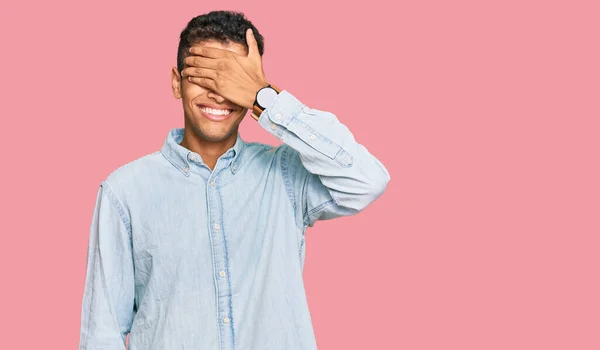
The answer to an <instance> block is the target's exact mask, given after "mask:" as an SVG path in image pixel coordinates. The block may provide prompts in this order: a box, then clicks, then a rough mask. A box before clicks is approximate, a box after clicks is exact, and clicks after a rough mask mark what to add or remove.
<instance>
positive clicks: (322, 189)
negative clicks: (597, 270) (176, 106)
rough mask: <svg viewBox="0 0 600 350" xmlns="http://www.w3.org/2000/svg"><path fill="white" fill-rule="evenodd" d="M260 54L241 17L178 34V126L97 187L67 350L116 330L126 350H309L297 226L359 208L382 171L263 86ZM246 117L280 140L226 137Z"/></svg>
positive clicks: (311, 115)
mask: <svg viewBox="0 0 600 350" xmlns="http://www.w3.org/2000/svg"><path fill="white" fill-rule="evenodd" d="M190 48H191V50H190ZM263 50H264V49H263V39H262V36H261V35H260V34H259V33H258V31H257V29H256V28H255V27H254V26H253V25H252V23H250V22H249V21H248V20H247V19H246V18H245V17H244V15H243V14H241V13H235V12H227V11H214V12H210V13H208V14H205V15H202V16H198V17H196V18H194V19H192V20H191V21H190V22H189V23H188V25H187V27H186V28H185V29H184V30H183V32H182V33H181V38H180V43H179V51H178V55H177V67H176V68H173V71H172V89H173V95H174V96H175V98H178V99H181V100H182V102H183V111H184V120H185V125H184V128H181V129H172V130H170V132H169V133H168V135H167V137H166V139H165V141H164V144H163V146H162V148H161V150H160V151H157V152H155V153H152V154H148V155H146V156H144V157H142V158H140V159H137V160H135V161H132V162H130V163H128V164H126V165H124V166H122V167H120V168H119V169H117V170H115V171H114V172H112V173H111V174H110V175H109V176H108V177H107V178H106V179H105V180H104V181H103V182H102V183H101V185H100V188H99V191H98V195H97V199H96V207H95V211H94V215H93V219H92V225H91V232H90V239H89V250H88V255H87V272H86V282H85V291H84V295H83V302H82V310H83V311H82V316H81V334H80V343H79V348H80V349H88V350H91V349H94V350H96V349H102V350H110V349H124V346H125V340H126V336H127V334H129V349H133V350H140V349H144V350H150V349H156V350H176V349H198V350H199V349H219V350H225V349H227V350H229V349H239V350H246V349H257V350H266V349H299V350H300V349H302V350H303V349H315V348H316V341H315V337H314V333H313V328H312V325H311V319H310V314H309V309H308V306H307V301H306V297H305V290H304V285H303V281H302V270H303V266H304V256H305V255H304V252H305V246H304V241H305V240H304V237H305V231H306V229H307V228H308V227H312V226H313V225H314V223H315V222H316V221H317V220H326V219H332V218H336V217H340V216H347V215H352V214H356V213H358V212H360V211H361V210H362V209H364V208H365V207H366V206H368V205H369V204H370V203H372V202H373V201H374V200H375V199H377V198H378V197H379V196H380V195H381V194H382V193H383V191H384V189H385V188H386V186H387V183H388V181H389V179H390V177H389V174H388V172H387V170H386V169H385V167H384V166H383V165H382V164H381V163H380V162H379V161H378V160H377V159H376V158H375V157H374V156H373V155H371V154H370V153H369V152H368V151H367V149H366V148H365V147H364V146H362V145H361V144H359V143H357V142H356V141H355V140H354V137H353V136H352V134H351V133H350V131H349V130H348V129H347V128H346V127H345V126H344V125H343V124H341V123H340V122H339V121H338V119H337V118H336V116H335V115H333V114H332V113H330V112H324V111H320V110H317V109H312V108H309V107H307V106H306V105H304V104H303V103H301V102H300V101H299V100H298V99H296V98H295V97H294V96H293V95H292V94H291V93H289V92H288V91H286V90H281V89H279V88H277V87H275V86H274V85H272V84H271V83H272V82H269V81H267V80H266V78H265V75H264V72H263V68H262V61H261V58H262V54H263ZM248 110H251V111H252V114H253V116H254V118H255V119H256V120H257V121H258V123H259V124H260V125H261V126H262V127H263V128H264V129H265V130H266V131H267V132H269V133H271V134H272V135H274V136H275V137H277V138H278V139H279V140H281V141H282V145H280V146H278V147H273V146H270V145H266V144H261V143H250V142H246V141H244V140H243V139H242V138H241V137H240V135H239V133H238V126H239V124H240V123H241V121H242V120H243V119H244V117H245V115H246V114H247V112H248Z"/></svg>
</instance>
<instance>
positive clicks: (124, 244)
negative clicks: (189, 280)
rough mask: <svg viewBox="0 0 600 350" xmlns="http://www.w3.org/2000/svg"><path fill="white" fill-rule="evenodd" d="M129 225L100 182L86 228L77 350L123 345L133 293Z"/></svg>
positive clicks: (96, 349) (120, 346)
mask: <svg viewBox="0 0 600 350" xmlns="http://www.w3.org/2000/svg"><path fill="white" fill-rule="evenodd" d="M129 227H130V222H129V220H128V218H127V215H126V213H125V211H124V210H123V207H122V206H121V204H119V201H118V200H117V198H116V197H115V195H114V193H113V192H112V191H111V190H110V188H109V187H108V185H107V183H106V182H103V183H102V184H101V185H100V189H99V190H98V194H97V197H96V206H95V209H94V213H93V218H92V225H91V228H90V236H89V243H88V251H87V263H86V277H85V289H84V293H83V301H82V313H81V330H80V338H79V350H100V349H102V350H113V349H115V350H116V349H125V339H126V337H127V334H128V333H129V331H130V328H131V324H132V320H133V316H134V295H135V292H134V291H135V283H134V275H133V257H132V246H131V235H130V229H129Z"/></svg>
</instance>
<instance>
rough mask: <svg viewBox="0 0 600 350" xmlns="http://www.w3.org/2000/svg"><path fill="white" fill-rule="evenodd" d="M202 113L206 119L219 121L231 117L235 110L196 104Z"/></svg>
mask: <svg viewBox="0 0 600 350" xmlns="http://www.w3.org/2000/svg"><path fill="white" fill-rule="evenodd" d="M196 107H198V109H199V110H200V112H201V113H202V115H203V116H204V117H206V119H209V120H212V121H216V122H220V121H223V120H226V119H229V117H231V116H232V115H233V114H234V112H235V110H234V109H232V108H211V107H208V106H205V105H196Z"/></svg>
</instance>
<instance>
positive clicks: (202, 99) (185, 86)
mask: <svg viewBox="0 0 600 350" xmlns="http://www.w3.org/2000/svg"><path fill="white" fill-rule="evenodd" d="M194 46H195V47H201V46H208V47H216V48H219V49H225V50H229V51H232V52H235V53H237V54H239V55H247V53H246V49H245V47H244V46H243V45H242V44H238V43H232V42H231V43H229V45H228V46H225V45H223V44H221V43H219V42H215V41H206V42H202V43H198V44H196V45H194ZM185 67H187V66H184V68H185ZM171 81H172V88H173V96H175V98H177V99H179V98H181V99H182V102H183V112H184V115H185V123H186V126H190V127H191V128H192V130H193V131H194V133H195V134H196V136H198V137H199V138H201V139H203V140H205V141H210V142H219V141H224V140H227V139H230V138H233V137H235V136H232V135H236V134H237V130H238V126H239V124H240V123H241V121H242V119H244V117H245V116H246V114H247V112H248V109H247V108H242V107H240V106H238V105H235V104H233V103H232V102H230V101H228V100H226V99H225V98H224V97H222V96H220V95H218V94H217V93H216V92H214V91H212V90H210V89H208V88H205V87H202V86H200V85H197V84H194V83H191V82H189V81H188V80H187V78H185V79H183V80H182V79H181V72H178V71H177V67H173V69H172V71H171ZM207 107H213V109H228V110H230V111H231V113H229V114H228V115H226V116H222V115H218V114H221V113H219V112H218V111H214V110H210V109H207ZM211 114H217V115H211Z"/></svg>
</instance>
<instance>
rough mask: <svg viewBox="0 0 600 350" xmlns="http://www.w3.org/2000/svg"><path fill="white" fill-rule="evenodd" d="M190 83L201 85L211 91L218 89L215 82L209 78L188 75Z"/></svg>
mask: <svg viewBox="0 0 600 350" xmlns="http://www.w3.org/2000/svg"><path fill="white" fill-rule="evenodd" d="M188 80H189V82H190V83H194V84H197V85H200V86H202V87H205V88H208V89H210V90H212V91H218V88H217V83H216V82H215V81H214V80H212V79H209V78H199V77H188Z"/></svg>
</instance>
